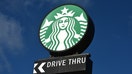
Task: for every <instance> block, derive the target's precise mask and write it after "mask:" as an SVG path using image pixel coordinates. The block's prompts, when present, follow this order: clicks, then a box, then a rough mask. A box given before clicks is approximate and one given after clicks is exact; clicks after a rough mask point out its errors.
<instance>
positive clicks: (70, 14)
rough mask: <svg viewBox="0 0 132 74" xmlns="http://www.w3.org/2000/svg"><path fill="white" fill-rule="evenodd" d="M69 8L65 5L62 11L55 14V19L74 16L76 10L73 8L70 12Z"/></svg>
mask: <svg viewBox="0 0 132 74" xmlns="http://www.w3.org/2000/svg"><path fill="white" fill-rule="evenodd" d="M68 10H69V9H67V8H66V7H64V9H62V10H61V12H62V13H56V14H57V15H55V16H54V17H55V19H58V18H61V17H64V16H70V17H72V16H73V15H74V14H75V12H73V11H72V10H71V11H69V12H68Z"/></svg>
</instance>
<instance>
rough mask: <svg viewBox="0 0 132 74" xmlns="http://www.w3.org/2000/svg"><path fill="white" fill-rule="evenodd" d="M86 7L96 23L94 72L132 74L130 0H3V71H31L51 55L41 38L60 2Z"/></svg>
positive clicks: (0, 40)
mask: <svg viewBox="0 0 132 74" xmlns="http://www.w3.org/2000/svg"><path fill="white" fill-rule="evenodd" d="M66 3H72V4H78V5H79V6H81V7H83V8H84V9H85V10H86V11H87V13H88V14H89V15H90V17H91V18H92V20H93V22H94V25H95V36H94V39H93V41H92V43H91V44H90V46H89V47H88V48H87V49H86V51H85V52H83V53H90V54H91V60H92V61H93V74H132V71H131V70H132V1H131V0H101V1H100V0H0V74H32V72H33V64H34V62H35V61H36V60H38V59H45V58H49V53H48V51H47V50H45V48H44V47H43V46H42V45H41V43H40V41H39V36H38V31H39V27H40V24H41V23H42V20H43V19H44V16H46V15H47V13H49V12H50V11H51V10H52V9H54V8H56V7H57V6H59V5H62V4H66Z"/></svg>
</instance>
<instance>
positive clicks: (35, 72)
mask: <svg viewBox="0 0 132 74" xmlns="http://www.w3.org/2000/svg"><path fill="white" fill-rule="evenodd" d="M37 65H38V63H35V64H34V70H33V73H34V74H35V73H37V72H36V71H35V67H36V66H37Z"/></svg>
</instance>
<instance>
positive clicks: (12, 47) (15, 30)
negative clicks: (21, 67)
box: [0, 12, 24, 72]
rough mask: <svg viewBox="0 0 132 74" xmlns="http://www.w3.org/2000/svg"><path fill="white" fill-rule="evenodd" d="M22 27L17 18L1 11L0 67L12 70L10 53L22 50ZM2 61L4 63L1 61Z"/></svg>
mask: <svg viewBox="0 0 132 74" xmlns="http://www.w3.org/2000/svg"><path fill="white" fill-rule="evenodd" d="M23 47H24V43H23V42H22V28H21V26H20V24H19V22H17V21H16V20H14V19H13V18H10V17H8V16H6V15H4V14H2V13H1V12H0V69H7V71H8V72H10V70H11V65H10V63H9V60H8V57H7V56H8V54H5V53H7V51H9V54H18V53H20V52H21V51H22V48H23ZM1 62H2V63H1Z"/></svg>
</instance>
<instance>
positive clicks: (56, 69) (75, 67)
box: [33, 4, 94, 74]
mask: <svg viewBox="0 0 132 74" xmlns="http://www.w3.org/2000/svg"><path fill="white" fill-rule="evenodd" d="M93 36H94V25H93V22H92V20H91V18H90V17H89V16H88V15H87V12H86V11H85V10H84V9H83V8H82V7H80V6H78V5H73V4H65V5H61V6H59V7H57V8H55V9H53V10H52V11H51V12H49V14H48V15H47V16H46V17H45V18H44V20H43V22H42V24H41V26H40V31H39V38H40V42H41V44H42V46H44V47H45V49H47V50H48V51H49V53H50V55H51V57H50V58H48V59H42V60H38V61H35V62H34V69H33V74H73V73H77V74H78V73H80V74H92V61H91V60H90V54H81V53H82V52H83V51H84V50H85V49H86V48H87V47H88V46H89V45H90V43H91V41H92V39H93Z"/></svg>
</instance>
